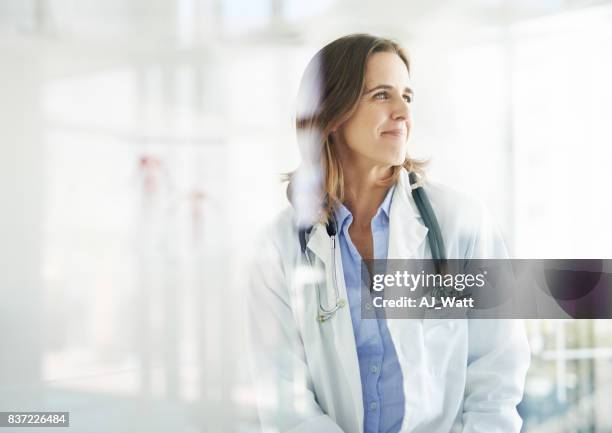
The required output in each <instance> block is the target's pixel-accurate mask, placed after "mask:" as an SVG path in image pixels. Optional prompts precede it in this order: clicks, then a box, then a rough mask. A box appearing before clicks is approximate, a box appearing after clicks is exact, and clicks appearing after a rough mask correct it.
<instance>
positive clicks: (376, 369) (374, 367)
mask: <svg viewBox="0 0 612 433" xmlns="http://www.w3.org/2000/svg"><path fill="white" fill-rule="evenodd" d="M370 371H371V372H372V373H374V374H376V373H378V366H377V365H373V366H372V367H370Z"/></svg>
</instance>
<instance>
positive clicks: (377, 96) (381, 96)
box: [374, 92, 389, 100]
mask: <svg viewBox="0 0 612 433" xmlns="http://www.w3.org/2000/svg"><path fill="white" fill-rule="evenodd" d="M374 99H380V100H384V99H389V94H388V93H387V92H378V93H377V94H375V95H374Z"/></svg>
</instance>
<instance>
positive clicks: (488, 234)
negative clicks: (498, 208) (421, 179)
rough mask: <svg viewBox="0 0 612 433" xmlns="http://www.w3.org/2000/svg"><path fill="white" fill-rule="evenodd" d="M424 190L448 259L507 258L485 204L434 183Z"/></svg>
mask: <svg viewBox="0 0 612 433" xmlns="http://www.w3.org/2000/svg"><path fill="white" fill-rule="evenodd" d="M424 187H425V191H426V193H427V196H428V197H429V200H430V202H431V206H432V208H433V210H434V212H435V214H436V218H437V219H438V223H439V224H440V228H441V230H442V233H443V237H444V239H445V243H446V245H447V251H448V254H449V257H450V258H463V257H467V258H470V257H471V258H502V257H506V255H507V252H506V247H505V242H504V240H503V237H502V235H501V232H500V230H499V227H498V226H497V224H496V223H495V221H494V219H493V218H492V216H491V213H490V212H489V210H488V209H487V207H486V205H485V204H484V202H482V201H481V200H480V199H478V198H476V197H474V196H473V195H470V194H468V193H465V192H463V191H460V190H458V189H455V188H453V187H450V186H448V185H443V184H440V183H437V182H426V183H425V186H424Z"/></svg>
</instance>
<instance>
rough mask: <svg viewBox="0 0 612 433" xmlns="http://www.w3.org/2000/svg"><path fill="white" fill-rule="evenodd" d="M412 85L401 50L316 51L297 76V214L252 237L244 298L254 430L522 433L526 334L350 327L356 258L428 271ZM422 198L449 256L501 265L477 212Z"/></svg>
mask: <svg viewBox="0 0 612 433" xmlns="http://www.w3.org/2000/svg"><path fill="white" fill-rule="evenodd" d="M409 73H410V66H409V61H408V58H407V56H406V54H405V53H404V50H403V49H402V48H401V47H400V46H399V45H398V44H396V43H395V42H393V41H390V40H387V39H382V38H377V37H373V36H370V35H362V34H358V35H350V36H346V37H343V38H340V39H338V40H336V41H334V42H332V43H330V44H329V45H327V46H325V47H324V48H323V49H322V50H321V51H319V52H318V53H317V54H316V55H315V57H314V58H313V60H312V61H311V62H310V64H309V65H308V67H307V69H306V71H305V73H304V77H303V80H302V84H301V88H300V96H299V102H300V105H299V112H298V118H297V129H298V140H299V141H300V146H301V153H302V156H303V161H302V165H301V167H300V169H299V170H298V171H297V172H296V173H293V174H292V175H291V176H290V177H289V181H290V183H289V188H288V193H289V197H290V200H291V202H292V206H291V207H289V208H288V209H287V210H286V211H285V212H283V213H282V214H281V215H280V217H279V218H278V219H277V220H276V222H275V224H274V225H273V226H272V227H271V228H270V230H269V231H268V232H267V233H266V234H265V236H264V237H263V240H262V244H261V246H260V247H259V248H258V250H257V258H256V260H255V263H254V267H253V272H252V277H251V284H250V288H249V291H248V295H249V296H248V297H247V311H248V337H249V338H248V339H249V342H250V345H251V348H250V349H251V350H250V355H251V356H250V360H251V363H250V364H251V368H252V374H253V377H254V379H255V385H256V390H257V396H258V406H259V415H260V419H261V421H262V425H263V426H264V431H278V432H346V433H348V432H353V433H357V432H360V433H361V432H366V433H370V432H398V431H401V432H424V433H425V432H426V433H433V432H440V433H447V432H450V431H464V432H487V433H491V432H505V433H506V432H518V431H519V430H520V427H521V419H520V417H519V416H518V413H517V411H516V405H517V404H518V403H519V402H520V400H521V397H522V392H523V384H524V379H525V375H526V371H527V367H528V364H529V348H528V345H527V342H526V337H525V333H524V330H523V328H522V323H521V322H518V321H512V320H507V321H501V320H472V319H462V320H451V319H446V320H445V319H439V320H418V319H416V320H415V319H412V320H407V319H406V320H385V319H384V318H382V319H378V320H361V315H360V313H361V310H360V305H361V299H360V275H361V274H360V263H361V259H364V260H367V259H385V258H389V259H393V258H401V259H407V258H427V257H431V256H432V245H431V242H428V235H427V233H428V229H427V228H426V227H425V225H424V222H423V218H422V217H421V215H420V213H419V210H418V208H417V205H416V203H415V201H414V199H413V198H412V194H411V185H410V180H409V176H408V172H409V171H412V172H418V173H422V170H423V166H422V164H421V163H419V162H417V161H414V160H412V159H410V158H409V157H407V150H406V142H407V138H408V134H409V132H410V128H411V117H410V103H411V101H412V90H411V87H412V86H411V84H410V75H409ZM424 188H425V190H426V192H427V194H428V196H429V200H430V202H431V206H432V207H433V210H434V212H435V214H436V216H437V222H438V224H439V226H440V230H441V234H442V238H443V243H444V248H445V250H446V257H448V258H467V259H470V258H494V257H503V256H504V254H505V251H504V246H503V242H502V240H501V238H500V237H499V236H498V234H497V232H496V231H495V230H493V229H492V228H491V225H490V223H489V220H488V218H487V216H486V212H484V211H483V208H482V206H480V205H478V204H477V203H476V202H474V201H472V200H470V199H469V198H467V197H465V196H463V195H460V194H458V193H456V192H454V191H452V190H450V189H448V188H444V187H441V186H437V185H434V184H430V183H425V186H424ZM317 272H320V273H321V274H322V275H320V277H321V278H319V281H315V280H317V278H318V276H317V275H316V273H317ZM335 289H337V290H338V296H335V295H334V293H335V292H334V290H335ZM321 306H323V307H324V308H325V311H324V310H321ZM317 318H319V320H317ZM268 429H270V430H268Z"/></svg>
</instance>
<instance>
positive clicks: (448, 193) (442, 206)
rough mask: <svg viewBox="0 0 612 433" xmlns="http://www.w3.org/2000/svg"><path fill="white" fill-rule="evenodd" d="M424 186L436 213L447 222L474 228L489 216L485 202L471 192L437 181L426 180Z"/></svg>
mask: <svg viewBox="0 0 612 433" xmlns="http://www.w3.org/2000/svg"><path fill="white" fill-rule="evenodd" d="M424 188H425V192H426V193H427V196H428V197H429V200H430V201H431V205H432V207H433V208H434V211H435V212H436V215H438V218H439V219H442V220H444V221H445V222H446V223H447V224H449V223H452V224H454V225H457V224H459V225H462V226H464V227H466V228H474V227H478V226H479V224H480V223H481V222H482V221H483V220H484V219H487V218H489V212H488V210H487V207H486V206H485V204H484V203H483V202H482V201H481V200H480V199H478V198H476V197H474V196H473V195H471V194H468V193H466V192H464V191H461V190H458V189H455V188H453V187H450V186H448V185H444V184H441V183H438V182H430V181H428V182H426V183H425V185H424ZM439 222H440V224H442V221H439Z"/></svg>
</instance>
